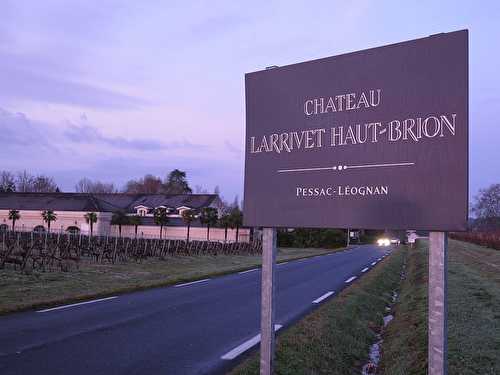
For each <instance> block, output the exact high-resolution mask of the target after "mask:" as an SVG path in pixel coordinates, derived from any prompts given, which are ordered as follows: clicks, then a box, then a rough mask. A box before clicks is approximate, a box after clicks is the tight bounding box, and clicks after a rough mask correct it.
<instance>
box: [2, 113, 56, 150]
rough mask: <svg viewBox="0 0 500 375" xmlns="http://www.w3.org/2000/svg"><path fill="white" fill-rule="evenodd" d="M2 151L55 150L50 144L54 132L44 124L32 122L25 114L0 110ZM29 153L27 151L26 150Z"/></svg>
mask: <svg viewBox="0 0 500 375" xmlns="http://www.w3.org/2000/svg"><path fill="white" fill-rule="evenodd" d="M0 134H1V140H2V141H1V142H2V143H1V144H2V147H1V149H3V150H7V149H13V148H18V149H19V151H20V150H21V149H25V148H26V147H29V148H30V152H31V148H32V147H42V148H50V149H54V147H53V146H51V144H50V142H49V137H50V136H51V135H52V130H51V129H50V127H48V126H47V125H46V124H44V123H40V122H34V121H31V120H30V119H29V118H28V117H27V116H26V115H25V114H24V113H21V112H18V113H12V112H9V111H7V110H5V109H2V108H0ZM26 151H27V150H26Z"/></svg>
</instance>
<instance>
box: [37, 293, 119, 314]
mask: <svg viewBox="0 0 500 375" xmlns="http://www.w3.org/2000/svg"><path fill="white" fill-rule="evenodd" d="M115 298H118V297H117V296H114V297H106V298H99V299H93V300H92V301H85V302H79V303H72V304H71V305H64V306H58V307H52V308H50V309H44V310H38V311H37V312H38V313H45V312H49V311H55V310H62V309H67V308H69V307H75V306H81V305H88V304H90V303H96V302H101V301H108V300H111V299H115Z"/></svg>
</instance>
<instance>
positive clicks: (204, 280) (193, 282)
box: [174, 279, 210, 288]
mask: <svg viewBox="0 0 500 375" xmlns="http://www.w3.org/2000/svg"><path fill="white" fill-rule="evenodd" d="M208 280H210V279H203V280H196V281H191V282H190V283H184V284H177V285H174V286H175V287H176V288H178V287H180V286H188V285H193V284H199V283H204V282H206V281H208Z"/></svg>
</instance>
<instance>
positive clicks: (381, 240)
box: [377, 237, 391, 246]
mask: <svg viewBox="0 0 500 375" xmlns="http://www.w3.org/2000/svg"><path fill="white" fill-rule="evenodd" d="M390 244H391V240H389V239H388V238H386V237H382V238H379V239H378V240H377V245H379V246H389V245H390Z"/></svg>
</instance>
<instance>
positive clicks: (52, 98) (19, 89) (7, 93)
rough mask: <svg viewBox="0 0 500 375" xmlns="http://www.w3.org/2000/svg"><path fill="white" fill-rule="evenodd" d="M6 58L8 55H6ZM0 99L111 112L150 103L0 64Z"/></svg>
mask: <svg viewBox="0 0 500 375" xmlns="http://www.w3.org/2000/svg"><path fill="white" fill-rule="evenodd" d="M4 56H5V55H4ZM0 82H2V89H1V90H0V99H4V100H12V99H18V100H19V99H21V100H26V99H27V100H31V101H37V102H43V103H55V104H66V105H74V106H79V107H89V108H97V109H110V110H125V109H127V110H129V109H139V108H142V107H144V106H146V105H148V104H149V102H148V101H147V100H144V99H141V98H136V97H133V96H129V95H126V94H122V93H119V92H115V91H113V90H109V89H106V88H101V87H97V86H93V85H89V84H86V83H80V82H77V81H73V80H68V79H64V78H55V77H52V76H49V75H43V74H39V73H37V72H34V71H31V70H28V69H19V68H17V67H13V66H11V65H10V64H8V63H6V62H5V60H4V62H0Z"/></svg>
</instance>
